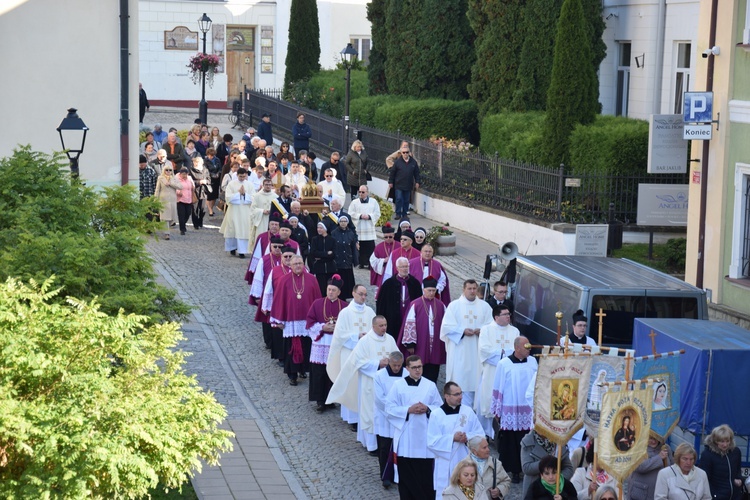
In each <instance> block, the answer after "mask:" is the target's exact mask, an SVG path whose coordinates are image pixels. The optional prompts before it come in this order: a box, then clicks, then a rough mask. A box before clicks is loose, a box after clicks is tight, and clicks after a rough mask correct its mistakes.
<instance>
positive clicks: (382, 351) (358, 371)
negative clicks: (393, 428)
mask: <svg viewBox="0 0 750 500" xmlns="http://www.w3.org/2000/svg"><path fill="white" fill-rule="evenodd" d="M339 317H340V316H339ZM387 329H388V322H387V321H386V320H385V318H384V317H383V316H375V317H374V318H373V320H372V329H371V330H370V331H369V332H367V333H366V334H365V336H364V337H362V338H361V339H359V341H358V342H357V345H356V346H355V347H354V349H353V350H352V353H351V354H350V355H349V358H348V359H347V360H346V363H344V364H343V365H342V367H341V371H340V372H339V376H338V377H337V378H336V380H335V381H334V382H333V387H331V391H330V392H329V393H328V399H327V400H326V404H331V403H341V401H342V400H343V398H344V396H345V393H346V389H347V388H348V386H349V383H350V382H352V381H354V382H356V383H357V388H358V391H357V395H358V406H357V413H358V415H359V425H358V427H357V440H358V441H359V442H360V443H362V445H363V446H364V447H365V448H367V451H369V452H374V451H375V450H377V448H378V444H377V440H376V439H375V384H374V383H373V379H374V377H375V374H376V373H377V372H378V370H380V369H381V368H385V366H386V365H387V364H388V356H389V355H390V353H392V352H393V351H397V350H398V347H397V346H396V341H395V340H393V337H392V336H391V335H386V330H387Z"/></svg>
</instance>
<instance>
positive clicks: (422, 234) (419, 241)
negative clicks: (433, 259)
mask: <svg viewBox="0 0 750 500" xmlns="http://www.w3.org/2000/svg"><path fill="white" fill-rule="evenodd" d="M425 238H427V230H425V228H423V227H418V228H417V229H416V230H415V231H414V243H412V244H411V246H413V247H414V248H416V249H417V250H419V251H420V252H421V251H422V247H423V246H424V243H425V242H424V240H425Z"/></svg>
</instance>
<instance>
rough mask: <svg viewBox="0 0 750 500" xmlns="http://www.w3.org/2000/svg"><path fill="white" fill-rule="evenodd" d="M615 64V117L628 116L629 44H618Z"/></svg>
mask: <svg viewBox="0 0 750 500" xmlns="http://www.w3.org/2000/svg"><path fill="white" fill-rule="evenodd" d="M617 62H618V64H617V102H615V116H628V98H629V94H630V42H620V44H619V54H618V61H617Z"/></svg>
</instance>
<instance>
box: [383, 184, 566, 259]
mask: <svg viewBox="0 0 750 500" xmlns="http://www.w3.org/2000/svg"><path fill="white" fill-rule="evenodd" d="M368 186H369V187H370V191H371V192H372V193H375V194H384V193H387V192H388V184H387V182H386V181H385V180H383V179H380V178H377V177H374V178H373V180H372V181H370V182H369V183H368ZM414 201H415V203H413V205H414V207H415V208H416V209H417V212H418V213H419V214H420V215H422V216H424V217H427V218H429V219H432V220H439V221H442V222H448V223H449V224H450V225H451V226H452V227H455V228H456V229H460V230H461V231H466V232H468V233H471V234H475V235H479V236H482V237H483V238H485V239H487V240H490V241H493V242H495V243H497V244H498V246H500V245H502V244H504V243H507V242H509V241H513V242H515V243H516V244H517V245H518V249H519V251H520V252H521V254H523V255H550V254H554V255H574V254H575V233H567V234H566V233H563V232H562V231H557V230H555V229H550V228H547V227H543V226H538V225H536V224H531V223H528V222H522V221H519V220H516V219H512V218H510V217H503V216H502V215H496V214H493V213H488V212H483V211H482V210H481V209H476V208H469V207H465V206H462V205H457V204H455V203H451V202H449V201H444V200H440V199H437V198H433V197H430V196H427V195H426V194H424V193H422V192H417V195H416V197H415V200H414Z"/></svg>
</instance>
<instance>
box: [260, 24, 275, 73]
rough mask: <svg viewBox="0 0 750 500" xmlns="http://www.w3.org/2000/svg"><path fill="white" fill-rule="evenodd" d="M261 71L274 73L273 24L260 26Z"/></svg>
mask: <svg viewBox="0 0 750 500" xmlns="http://www.w3.org/2000/svg"><path fill="white" fill-rule="evenodd" d="M260 51H261V52H260V53H261V62H260V72H261V73H273V26H261V27H260Z"/></svg>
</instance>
